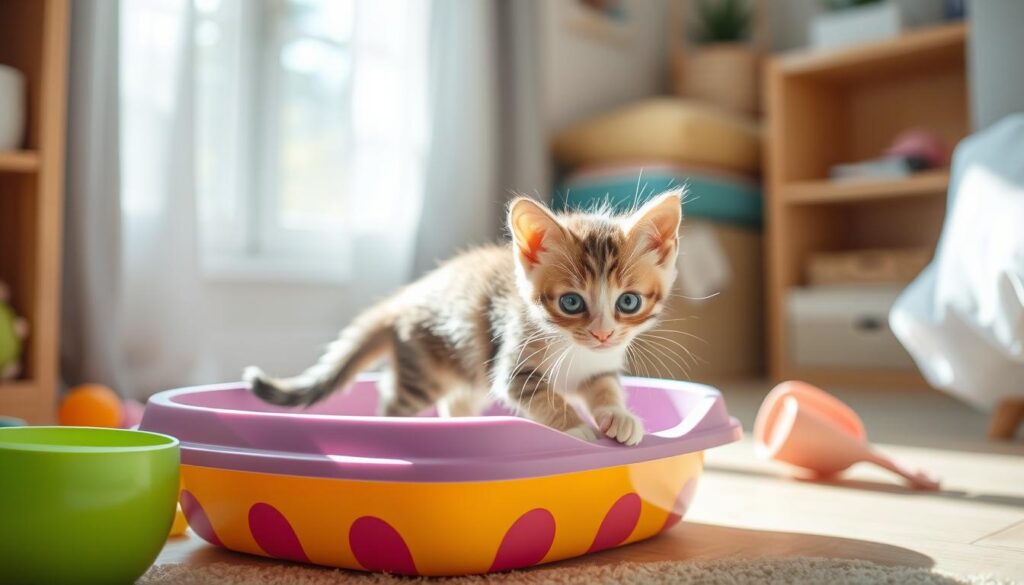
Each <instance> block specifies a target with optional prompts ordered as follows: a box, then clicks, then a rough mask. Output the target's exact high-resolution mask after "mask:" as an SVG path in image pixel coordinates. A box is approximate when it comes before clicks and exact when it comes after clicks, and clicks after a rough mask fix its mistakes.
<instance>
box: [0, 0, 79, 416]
mask: <svg viewBox="0 0 1024 585" xmlns="http://www.w3.org/2000/svg"><path fill="white" fill-rule="evenodd" d="M69 12H70V8H69V6H68V2H67V0H0V63H2V64H4V65H8V66H12V67H14V68H16V69H18V70H20V71H21V72H22V73H24V74H25V77H26V79H27V81H28V101H27V106H28V107H27V110H28V124H27V126H28V127H27V132H26V136H25V144H24V148H23V149H21V150H17V151H13V152H12V151H0V280H3V281H4V282H6V283H7V284H8V286H9V287H10V288H11V293H12V299H11V302H12V305H13V306H14V308H15V310H16V311H17V312H18V313H19V314H21V315H23V316H25V317H26V318H27V319H28V321H29V327H30V331H29V338H28V340H27V343H26V346H25V355H24V356H23V359H22V361H23V364H22V373H21V376H20V378H19V379H17V380H15V381H13V382H2V383H0V414H5V415H11V416H17V417H21V418H24V419H27V420H28V421H29V422H32V423H46V422H51V421H52V420H53V418H54V401H55V397H56V392H57V383H58V349H59V347H58V345H59V344H58V330H59V329H58V328H59V323H58V322H59V318H60V261H61V234H62V231H63V230H62V209H63V202H64V184H63V182H64V134H65V106H66V96H67V94H66V84H67V59H68V24H69V22H68V20H69Z"/></svg>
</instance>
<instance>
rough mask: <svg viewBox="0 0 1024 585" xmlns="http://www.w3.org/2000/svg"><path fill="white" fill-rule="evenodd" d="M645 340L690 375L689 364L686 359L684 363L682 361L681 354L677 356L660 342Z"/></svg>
mask: <svg viewBox="0 0 1024 585" xmlns="http://www.w3.org/2000/svg"><path fill="white" fill-rule="evenodd" d="M645 342H646V343H649V344H650V345H651V347H652V348H653V349H654V351H656V352H658V353H659V354H661V355H662V356H664V357H665V358H666V359H668V360H669V361H670V362H671V363H672V364H673V365H675V366H676V367H677V368H679V369H680V370H682V371H683V372H684V373H685V374H687V375H689V372H690V370H689V364H688V363H686V362H685V360H684V361H683V362H682V363H680V359H681V357H680V356H677V355H675V354H673V353H672V352H671V351H669V350H668V348H666V347H663V346H662V345H660V344H658V343H656V342H653V341H651V340H645ZM694 365H696V364H694ZM666 367H667V366H666ZM669 369H671V368H669Z"/></svg>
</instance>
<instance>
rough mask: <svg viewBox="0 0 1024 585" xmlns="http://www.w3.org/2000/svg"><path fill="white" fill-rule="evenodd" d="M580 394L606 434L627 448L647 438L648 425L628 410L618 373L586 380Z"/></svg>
mask: <svg viewBox="0 0 1024 585" xmlns="http://www.w3.org/2000/svg"><path fill="white" fill-rule="evenodd" d="M579 394H580V397H582V398H583V400H584V402H586V404H587V408H588V409H589V410H590V414H591V415H593V417H594V421H595V422H597V426H598V428H600V429H601V432H602V433H604V434H606V435H608V436H609V437H611V438H613V439H615V440H616V441H618V442H620V443H624V444H626V445H636V444H638V443H639V442H640V440H641V439H643V438H644V432H645V431H644V423H643V421H641V420H640V419H639V418H638V417H637V416H636V415H635V414H633V413H632V412H630V411H629V409H628V408H626V404H625V401H624V399H623V391H622V384H621V382H619V375H618V374H616V373H615V372H608V373H606V374H598V375H597V376H593V377H591V378H589V379H587V380H585V381H584V382H583V383H582V384H580V387H579Z"/></svg>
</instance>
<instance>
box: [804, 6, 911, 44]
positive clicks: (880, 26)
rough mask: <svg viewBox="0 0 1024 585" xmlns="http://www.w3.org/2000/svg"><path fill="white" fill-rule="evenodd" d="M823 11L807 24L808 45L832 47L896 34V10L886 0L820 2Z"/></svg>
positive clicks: (898, 13) (898, 32)
mask: <svg viewBox="0 0 1024 585" xmlns="http://www.w3.org/2000/svg"><path fill="white" fill-rule="evenodd" d="M822 4H824V6H825V8H826V10H827V11H826V12H825V13H823V14H819V15H817V16H815V17H814V20H813V21H812V22H811V35H810V36H811V46H813V47H815V48H832V47H842V46H846V45H854V44H857V43H864V42H869V41H878V40H882V39H888V38H892V37H895V36H897V35H899V34H900V29H901V28H902V24H903V23H902V18H901V16H900V10H899V7H898V6H897V5H896V3H895V2H892V1H889V0H822Z"/></svg>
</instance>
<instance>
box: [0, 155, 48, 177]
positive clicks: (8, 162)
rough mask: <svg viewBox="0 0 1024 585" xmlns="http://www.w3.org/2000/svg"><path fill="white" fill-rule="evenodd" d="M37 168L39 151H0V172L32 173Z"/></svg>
mask: <svg viewBox="0 0 1024 585" xmlns="http://www.w3.org/2000/svg"><path fill="white" fill-rule="evenodd" d="M38 170H39V153H38V152H35V151H32V150H19V151H16V152H0V172H2V173H34V172H36V171H38Z"/></svg>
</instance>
